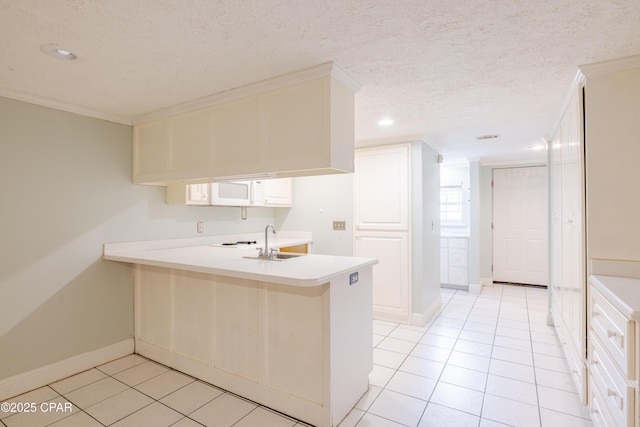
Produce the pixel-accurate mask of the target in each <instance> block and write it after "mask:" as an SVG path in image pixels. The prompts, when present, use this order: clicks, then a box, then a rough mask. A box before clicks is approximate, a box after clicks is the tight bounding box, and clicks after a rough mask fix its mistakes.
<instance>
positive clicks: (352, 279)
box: [349, 271, 360, 286]
mask: <svg viewBox="0 0 640 427" xmlns="http://www.w3.org/2000/svg"><path fill="white" fill-rule="evenodd" d="M358 280H360V279H359V278H358V272H357V271H356V272H355V273H351V274H350V275H349V286H353V285H355V284H356V283H358Z"/></svg>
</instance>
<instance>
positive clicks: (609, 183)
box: [585, 68, 640, 261]
mask: <svg viewBox="0 0 640 427" xmlns="http://www.w3.org/2000/svg"><path fill="white" fill-rule="evenodd" d="M585 109H586V134H585V140H586V142H585V145H586V176H587V182H586V189H587V197H586V203H587V210H586V215H587V221H586V224H587V232H586V237H587V256H588V258H589V259H596V258H598V259H612V260H626V261H640V197H639V196H638V195H639V194H640V165H639V162H640V69H638V68H636V69H634V70H627V71H619V72H615V73H611V74H607V75H604V76H599V75H595V76H590V75H587V83H586V102H585Z"/></svg>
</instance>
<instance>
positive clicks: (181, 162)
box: [171, 108, 211, 172]
mask: <svg viewBox="0 0 640 427" xmlns="http://www.w3.org/2000/svg"><path fill="white" fill-rule="evenodd" d="M210 116H211V110H210V109H208V108H201V109H198V110H195V111H190V112H188V113H184V114H180V115H178V116H175V117H172V118H171V170H172V171H176V172H178V171H179V172H193V171H194V170H201V169H207V168H209V167H211V130H210V128H211V119H210Z"/></svg>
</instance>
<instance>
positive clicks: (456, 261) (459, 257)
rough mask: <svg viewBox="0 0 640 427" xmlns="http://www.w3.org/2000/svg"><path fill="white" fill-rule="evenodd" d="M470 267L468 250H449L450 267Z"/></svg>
mask: <svg viewBox="0 0 640 427" xmlns="http://www.w3.org/2000/svg"><path fill="white" fill-rule="evenodd" d="M468 265H469V255H468V254H467V250H466V249H449V266H450V267H467V266H468Z"/></svg>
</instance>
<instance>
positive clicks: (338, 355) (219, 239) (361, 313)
mask: <svg viewBox="0 0 640 427" xmlns="http://www.w3.org/2000/svg"><path fill="white" fill-rule="evenodd" d="M263 240H264V235H263V234H262V233H252V234H242V235H234V236H210V237H198V238H188V239H172V240H162V241H146V242H130V243H111V244H109V243H108V244H105V245H104V256H103V257H104V258H105V259H107V260H112V261H120V262H127V263H132V264H135V348H136V350H135V351H136V353H138V354H141V355H143V356H146V357H148V358H150V359H152V360H155V361H157V362H159V363H162V364H165V365H167V366H170V367H172V368H175V369H177V370H179V371H182V372H185V373H187V374H190V375H192V376H195V377H197V378H200V379H202V380H204V381H207V382H209V383H211V384H214V385H217V386H219V387H221V388H224V389H226V390H229V391H231V392H233V393H236V394H238V395H240V396H243V397H246V398H248V399H251V400H253V401H256V402H258V403H260V404H262V405H265V406H267V407H270V408H273V409H275V410H277V411H281V412H283V413H285V414H288V415H290V416H292V417H295V418H298V419H300V420H302V421H305V422H308V423H311V424H313V425H316V426H335V425H337V424H338V423H339V422H340V421H341V420H342V419H343V418H344V417H345V416H346V415H347V414H348V412H349V411H350V410H351V408H352V407H353V406H354V405H355V404H356V403H357V401H358V400H359V398H360V397H361V396H362V395H363V394H364V393H365V392H366V391H367V389H368V375H369V373H370V372H371V369H372V366H373V360H372V357H373V356H372V333H373V331H372V289H371V286H372V268H373V265H374V264H375V263H377V260H375V259H370V258H356V257H342V256H327V255H314V254H306V255H300V256H294V257H292V258H289V259H285V260H263V259H252V258H247V257H255V256H256V254H257V251H256V249H255V248H256V246H260V245H261V244H263ZM234 242H243V243H240V244H237V245H229V243H234ZM245 242H256V243H249V244H247V243H245ZM310 243H311V235H310V233H285V232H281V233H278V234H277V236H276V237H274V238H270V239H269V247H272V248H280V250H284V249H285V248H287V247H300V246H304V245H309V244H310Z"/></svg>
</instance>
